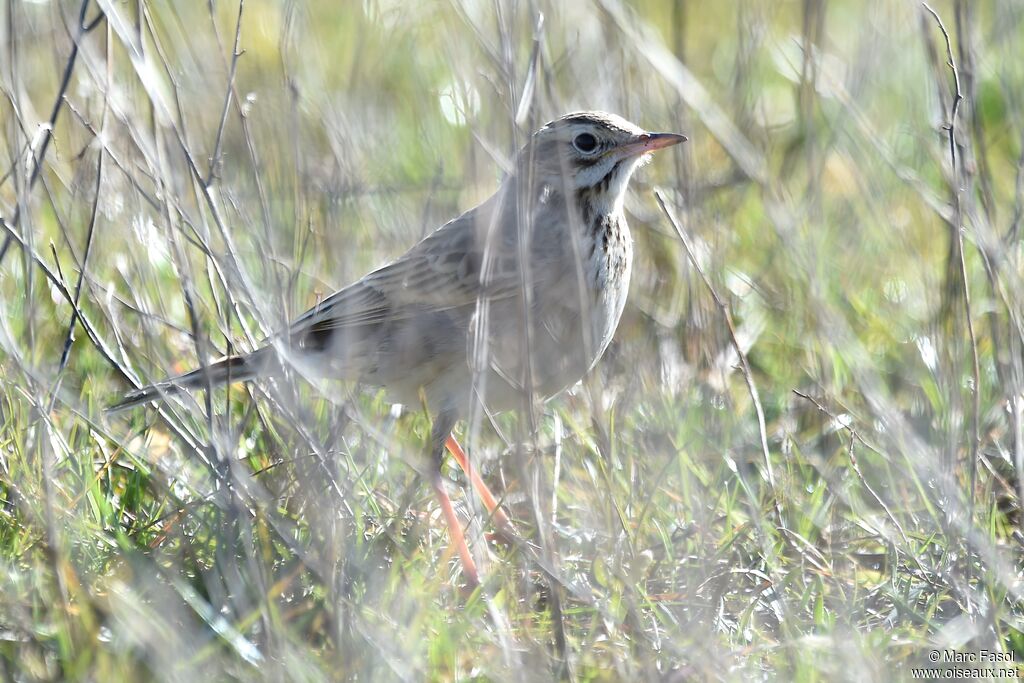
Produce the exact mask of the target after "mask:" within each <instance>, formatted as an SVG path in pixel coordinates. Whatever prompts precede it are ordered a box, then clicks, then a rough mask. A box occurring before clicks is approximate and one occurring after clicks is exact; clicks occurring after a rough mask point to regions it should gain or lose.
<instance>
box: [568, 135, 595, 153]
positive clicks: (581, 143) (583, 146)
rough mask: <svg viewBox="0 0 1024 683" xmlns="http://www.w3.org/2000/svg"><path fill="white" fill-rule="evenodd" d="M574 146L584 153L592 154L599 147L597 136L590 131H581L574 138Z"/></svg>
mask: <svg viewBox="0 0 1024 683" xmlns="http://www.w3.org/2000/svg"><path fill="white" fill-rule="evenodd" d="M572 146H573V147H575V148H576V149H578V150H579V151H581V152H583V153H584V154H590V153H591V152H593V151H594V150H595V149H597V138H595V137H594V136H593V135H591V134H590V133H580V134H579V135H577V136H576V137H575V138H574V139H573V141H572Z"/></svg>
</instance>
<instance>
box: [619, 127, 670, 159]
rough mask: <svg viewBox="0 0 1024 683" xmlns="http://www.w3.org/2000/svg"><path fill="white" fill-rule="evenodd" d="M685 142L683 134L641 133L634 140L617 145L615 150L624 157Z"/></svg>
mask: <svg viewBox="0 0 1024 683" xmlns="http://www.w3.org/2000/svg"><path fill="white" fill-rule="evenodd" d="M680 142H686V136H685V135H677V134H675V133H642V134H640V135H638V136H637V137H636V140H635V141H634V142H630V143H627V144H625V145H622V146H621V147H619V148H618V149H617V150H616V152H618V153H619V154H620V155H622V156H624V157H631V156H635V155H637V154H647V153H648V152H654V151H656V150H659V149H665V148H666V147H671V146H672V145H678V144H679V143H680Z"/></svg>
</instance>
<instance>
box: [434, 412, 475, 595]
mask: <svg viewBox="0 0 1024 683" xmlns="http://www.w3.org/2000/svg"><path fill="white" fill-rule="evenodd" d="M454 426H455V416H454V414H453V413H451V412H449V411H446V410H444V411H441V412H440V413H438V415H437V418H435V419H434V426H433V429H431V435H430V448H431V451H432V454H433V456H434V471H433V472H432V473H431V482H430V483H431V485H432V486H433V487H434V493H435V494H437V500H438V502H440V503H441V512H443V513H444V518H445V521H446V522H447V523H448V533H449V534H450V535H451V541H452V544H454V545H455V549H456V550H458V552H459V558H460V559H461V560H462V568H463V571H464V572H465V574H466V579H467V581H468V582H469V583H470V584H471V585H473V586H476V585H479V583H480V575H479V574H478V573H477V569H476V562H475V561H474V560H473V555H472V554H471V553H470V552H469V546H468V545H466V535H465V534H464V533H463V532H462V524H461V523H460V522H459V518H458V517H457V516H456V515H455V508H454V507H452V499H451V498H449V497H448V491H447V490H446V489H445V487H444V478H443V477H442V476H441V465H442V464H444V448H445V442H446V441H447V440H448V439H449V437H450V436H451V433H452V428H453V427H454ZM460 450H461V449H460ZM463 457H465V456H463ZM460 464H461V462H460Z"/></svg>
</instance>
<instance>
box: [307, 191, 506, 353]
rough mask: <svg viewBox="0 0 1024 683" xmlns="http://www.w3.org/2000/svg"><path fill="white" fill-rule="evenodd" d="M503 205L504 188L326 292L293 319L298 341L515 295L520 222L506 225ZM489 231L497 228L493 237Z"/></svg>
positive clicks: (493, 231)
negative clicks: (516, 226)
mask: <svg viewBox="0 0 1024 683" xmlns="http://www.w3.org/2000/svg"><path fill="white" fill-rule="evenodd" d="M501 204H502V201H501V196H500V193H499V194H498V195H495V197H493V198H492V199H491V200H489V201H488V202H485V203H484V204H482V205H481V206H479V207H477V208H476V209H473V210H471V211H468V212H467V213H465V214H463V215H462V216H459V217H458V218H456V219H454V220H452V221H451V222H449V223H447V224H445V225H444V226H442V227H440V228H438V229H437V230H436V231H434V232H433V233H431V234H430V235H428V236H427V237H426V238H424V239H423V240H422V241H420V242H419V243H418V244H417V245H416V246H414V247H413V248H412V249H410V250H409V251H408V252H406V253H405V254H404V255H403V256H401V257H400V258H398V259H397V260H395V261H393V262H392V263H390V264H388V265H386V266H383V267H382V268H379V269H377V270H375V271H373V272H371V273H369V274H367V275H366V276H365V277H363V278H362V279H361V280H358V281H357V282H354V283H352V284H351V285H349V286H347V287H345V288H343V289H341V290H340V291H338V292H336V293H334V294H332V295H331V296H330V297H328V298H327V299H324V301H322V302H321V303H320V304H318V305H317V306H315V307H314V308H312V309H310V310H309V311H307V312H306V313H304V314H302V315H301V316H299V317H298V318H297V319H296V320H295V321H294V322H293V323H292V326H291V328H290V330H289V336H290V338H291V340H292V342H293V343H296V342H297V343H299V344H300V345H301V344H302V343H303V340H304V339H307V338H309V337H310V336H314V337H315V336H317V335H321V334H324V333H329V332H331V331H334V330H342V329H352V328H356V327H359V326H364V325H376V324H380V323H386V322H391V321H396V320H401V319H402V318H405V317H407V316H412V315H417V314H420V313H422V312H423V311H424V310H435V311H442V310H450V309H453V308H459V307H464V306H469V305H475V304H476V302H477V299H478V298H479V297H480V296H481V294H486V295H487V296H488V297H490V298H491V299H492V300H493V299H503V298H508V297H512V296H515V295H516V294H518V293H519V291H520V289H521V279H520V278H521V276H520V273H519V268H518V259H517V258H516V257H517V254H516V251H517V249H516V245H515V244H514V243H513V244H510V243H509V242H510V240H513V241H514V235H513V236H510V234H509V233H510V232H511V233H514V228H513V229H512V230H511V231H510V230H509V228H508V226H506V225H504V223H505V222H507V221H503V216H504V215H505V212H504V211H502V206H501ZM488 235H494V238H493V239H491V240H490V242H491V244H488V242H489V240H488ZM485 261H486V262H487V263H486V264H485ZM485 265H486V266H487V272H486V273H482V271H483V270H484V268H485ZM481 282H486V283H487V284H486V286H481Z"/></svg>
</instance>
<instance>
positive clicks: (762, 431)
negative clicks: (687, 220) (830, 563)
mask: <svg viewBox="0 0 1024 683" xmlns="http://www.w3.org/2000/svg"><path fill="white" fill-rule="evenodd" d="M654 196H655V198H656V199H657V200H658V205H659V206H660V207H661V210H662V211H663V212H664V214H665V217H666V218H668V221H669V223H671V224H672V228H673V229H675V231H676V234H677V235H678V236H679V239H680V241H682V243H683V248H684V249H686V255H687V257H688V258H689V259H690V263H691V264H693V267H694V269H695V270H696V271H697V274H698V275H699V276H700V279H701V280H702V281H703V282H704V286H705V287H707V289H708V292H710V293H711V298H712V299H714V301H715V305H716V306H717V307H718V310H719V311H721V313H722V317H723V318H724V319H725V325H726V327H727V328H728V329H729V339H730V341H731V342H732V346H733V350H735V351H736V355H737V356H738V357H739V359H740V370H741V371H742V372H743V379H744V380H746V383H747V391H748V392H749V393H750V400H751V401H752V402H753V404H754V411H755V412H756V413H757V430H758V434H759V435H760V437H761V455H762V456H763V457H764V467H765V476H766V477H767V479H768V486H770V487H771V490H772V500H773V502H774V504H775V514H776V515H778V518H779V526H781V527H782V528H783V529H785V528H786V518H785V517H784V516H783V514H782V504H781V503H780V502H779V493H778V490H777V489H776V488H775V473H774V472H773V470H772V456H771V452H770V451H769V449H768V428H767V426H766V424H765V418H764V408H763V407H762V406H761V397H760V394H758V391H757V385H756V384H755V383H754V375H753V373H751V371H750V363H749V362H748V361H747V354H746V353H744V352H743V347H742V346H740V342H739V338H738V337H737V335H736V326H735V325H734V324H733V321H732V313H730V312H729V307H728V305H726V303H725V301H724V300H723V299H722V297H720V296H719V295H718V291H717V290H716V289H715V286H714V285H713V284H711V280H710V278H708V276H707V273H705V272H704V268H703V267H702V266H701V265H700V262H699V261H698V260H697V257H696V255H695V254H694V252H693V247H692V246H691V245H690V240H689V238H688V237H687V236H686V233H685V232H683V229H682V227H681V226H680V225H679V221H678V220H677V219H676V217H675V215H674V214H673V213H672V210H671V209H669V206H668V204H667V203H666V202H665V197H664V196H663V195H662V193H661V191H660V190H655V191H654Z"/></svg>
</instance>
